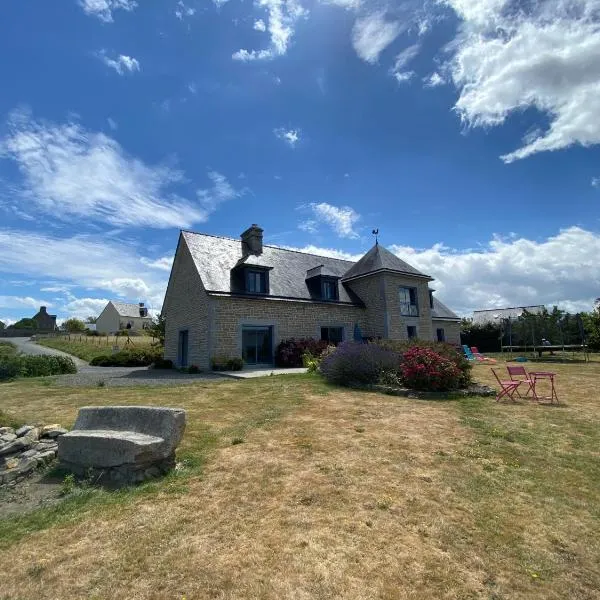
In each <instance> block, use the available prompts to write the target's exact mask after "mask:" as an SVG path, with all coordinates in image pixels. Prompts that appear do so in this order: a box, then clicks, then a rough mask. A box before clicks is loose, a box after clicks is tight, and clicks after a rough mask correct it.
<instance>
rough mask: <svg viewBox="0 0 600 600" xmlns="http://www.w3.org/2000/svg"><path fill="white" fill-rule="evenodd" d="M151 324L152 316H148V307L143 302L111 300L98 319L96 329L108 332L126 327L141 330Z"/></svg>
mask: <svg viewBox="0 0 600 600" xmlns="http://www.w3.org/2000/svg"><path fill="white" fill-rule="evenodd" d="M151 324H152V317H150V316H148V309H147V308H146V307H145V306H144V303H143V302H140V303H139V304H129V303H127V302H117V301H116V300H111V301H110V302H109V303H108V304H107V305H106V306H105V307H104V310H103V311H102V312H101V313H100V316H99V317H98V319H97V320H96V331H97V332H98V333H108V334H110V333H116V332H117V331H121V330H125V329H129V330H132V331H139V330H140V329H146V328H147V327H149V326H150V325H151Z"/></svg>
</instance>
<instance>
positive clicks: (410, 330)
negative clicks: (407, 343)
mask: <svg viewBox="0 0 600 600" xmlns="http://www.w3.org/2000/svg"><path fill="white" fill-rule="evenodd" d="M406 334H407V335H408V339H409V340H412V339H413V338H416V337H417V328H416V326H415V325H409V326H408V327H407V328H406Z"/></svg>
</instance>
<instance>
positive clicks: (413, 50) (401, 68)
mask: <svg viewBox="0 0 600 600" xmlns="http://www.w3.org/2000/svg"><path fill="white" fill-rule="evenodd" d="M420 49H421V45H420V44H413V45H412V46H409V47H408V48H405V49H404V50H402V52H400V54H398V55H397V56H396V60H395V62H394V66H393V67H392V68H391V69H390V73H391V75H392V76H393V77H394V78H395V79H396V81H397V82H398V83H404V82H406V81H409V80H410V79H411V78H412V77H413V76H414V74H415V72H414V71H407V70H405V68H406V66H407V65H408V63H410V62H411V61H412V60H413V59H414V58H415V56H417V54H418V53H419V50H420Z"/></svg>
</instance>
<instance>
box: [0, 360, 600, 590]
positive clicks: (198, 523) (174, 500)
mask: <svg viewBox="0 0 600 600" xmlns="http://www.w3.org/2000/svg"><path fill="white" fill-rule="evenodd" d="M552 370H555V371H556V372H557V373H558V374H559V376H558V382H559V396H560V398H561V400H562V401H563V402H564V405H563V406H561V407H558V408H557V407H550V406H543V405H536V404H531V403H528V402H520V403H519V404H517V405H514V404H508V403H506V404H496V403H495V402H494V400H493V398H491V399H490V398H486V399H483V398H474V399H468V400H452V401H439V402H434V401H419V400H410V399H403V398H395V397H389V396H384V395H381V394H375V393H362V392H355V391H348V390H343V389H337V388H330V387H327V386H325V385H324V384H323V383H322V382H321V381H320V380H319V379H318V378H316V377H311V376H285V377H272V378H263V379H259V380H246V381H231V382H224V383H213V382H206V383H203V384H199V385H197V386H185V387H180V388H170V389H165V388H160V389H148V388H145V389H123V390H120V389H114V388H111V389H96V388H90V389H79V390H77V389H65V388H56V387H53V386H52V385H49V386H48V385H41V384H32V383H31V382H17V383H14V384H8V385H3V386H0V406H2V407H3V408H4V409H5V410H6V411H7V412H8V413H9V414H10V415H12V416H15V417H21V418H23V419H25V420H44V421H62V422H63V423H65V424H71V423H72V421H73V420H74V417H75V415H76V410H77V407H78V406H82V405H85V404H92V403H98V404H101V403H109V402H110V403H152V404H164V405H168V406H184V407H185V408H186V409H187V410H188V430H187V432H186V436H185V439H184V443H183V445H182V447H181V452H180V455H181V457H183V458H184V460H185V462H186V464H187V465H188V467H187V469H185V470H184V472H183V473H182V474H181V475H178V476H173V477H169V478H167V479H166V480H165V481H163V482H162V483H160V484H159V485H156V484H153V485H150V486H147V488H146V489H142V490H138V491H137V492H125V493H120V494H114V493H112V494H111V493H107V492H94V491H92V492H89V493H88V494H84V495H83V496H82V498H83V499H82V500H80V501H75V500H74V501H72V502H71V503H69V502H70V501H69V499H67V500H66V501H65V503H64V505H63V506H62V508H61V509H60V510H54V511H46V512H45V513H44V514H43V515H41V516H40V515H38V516H37V517H36V516H35V514H34V515H31V516H28V517H24V518H22V519H21V520H11V521H6V522H4V523H2V522H0V533H1V534H2V536H3V539H4V542H2V541H0V545H1V549H0V582H1V584H0V598H11V599H15V598H48V599H50V598H52V599H54V598H128V599H129V598H132V599H137V598H152V599H171V598H173V599H182V598H186V599H188V600H190V599H195V598H222V599H230V598H264V599H281V598H294V599H309V598H310V599H313V598H317V599H325V598H332V599H333V598H356V599H367V598H369V599H370V598H383V599H392V598H398V599H401V598H417V599H421V598H423V599H429V598H448V599H459V598H460V599H465V598H489V599H514V598H528V599H529V598H544V599H553V598H555V599H563V598H570V599H584V598H585V599H588V598H600V567H599V564H600V525H599V521H598V518H599V516H600V514H599V513H600V486H599V484H600V466H599V465H600V463H599V461H598V459H599V448H600V429H599V427H598V424H599V423H598V421H599V419H598V412H597V408H598V383H599V382H600V363H597V362H596V363H593V364H587V365H585V364H581V365H557V366H553V367H552ZM475 374H476V379H478V380H479V381H485V382H488V383H492V381H491V379H490V376H491V373H490V372H489V369H488V368H487V367H483V366H477V367H476V371H475ZM234 441H235V442H241V443H232V442H234ZM42 512H43V511H42Z"/></svg>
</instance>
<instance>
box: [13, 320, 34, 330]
mask: <svg viewBox="0 0 600 600" xmlns="http://www.w3.org/2000/svg"><path fill="white" fill-rule="evenodd" d="M13 327H14V328H15V329H37V323H36V322H35V321H34V320H33V319H21V320H20V321H17V322H16V323H15V324H14V325H13Z"/></svg>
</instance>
